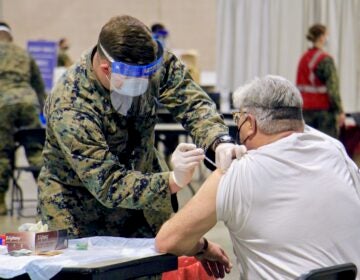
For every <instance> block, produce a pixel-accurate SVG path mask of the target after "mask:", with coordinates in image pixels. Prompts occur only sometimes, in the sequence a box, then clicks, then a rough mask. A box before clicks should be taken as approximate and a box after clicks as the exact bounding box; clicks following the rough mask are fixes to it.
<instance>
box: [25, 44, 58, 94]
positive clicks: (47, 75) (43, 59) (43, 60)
mask: <svg viewBox="0 0 360 280" xmlns="http://www.w3.org/2000/svg"><path fill="white" fill-rule="evenodd" d="M27 50H28V52H29V53H30V54H31V56H32V57H33V58H34V59H35V61H36V64H37V65H38V66H39V69H40V72H41V76H42V78H43V80H44V83H45V89H46V91H47V92H48V93H49V92H50V91H51V89H52V87H53V77H54V69H55V67H56V65H57V50H58V44H57V42H54V41H43V40H39V41H28V43H27Z"/></svg>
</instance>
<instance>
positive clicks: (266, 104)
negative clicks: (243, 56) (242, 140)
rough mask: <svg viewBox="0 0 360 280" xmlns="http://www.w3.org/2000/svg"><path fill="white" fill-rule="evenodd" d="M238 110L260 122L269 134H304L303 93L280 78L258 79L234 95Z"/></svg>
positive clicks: (263, 129)
mask: <svg viewBox="0 0 360 280" xmlns="http://www.w3.org/2000/svg"><path fill="white" fill-rule="evenodd" d="M233 101H234V105H235V108H239V109H240V111H246V112H248V113H250V114H252V115H253V116H254V117H255V118H256V122H257V126H258V128H259V129H260V130H261V132H263V133H265V134H274V133H279V132H283V131H288V130H295V131H298V130H302V129H303V128H304V119H303V116H302V105H303V102H302V98H301V95H300V92H299V90H298V89H297V88H296V87H295V86H294V85H293V84H292V83H291V82H290V81H288V80H286V79H285V78H283V77H280V76H272V75H268V76H266V77H264V78H261V79H259V78H255V79H254V80H252V81H251V82H249V83H247V84H245V85H244V86H242V87H240V88H239V89H237V90H236V91H235V92H234V95H233Z"/></svg>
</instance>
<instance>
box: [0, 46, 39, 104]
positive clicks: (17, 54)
mask: <svg viewBox="0 0 360 280" xmlns="http://www.w3.org/2000/svg"><path fill="white" fill-rule="evenodd" d="M45 97H46V94H45V89H44V82H43V80H42V77H41V74H40V71H39V68H38V66H37V65H36V63H35V61H34V59H33V58H32V57H31V56H30V55H29V54H28V53H27V52H26V51H25V50H23V49H22V48H20V47H18V46H17V45H15V44H13V43H7V42H0V108H1V107H2V106H6V105H8V104H15V103H33V104H38V105H40V108H41V110H42V108H43V106H44V100H45Z"/></svg>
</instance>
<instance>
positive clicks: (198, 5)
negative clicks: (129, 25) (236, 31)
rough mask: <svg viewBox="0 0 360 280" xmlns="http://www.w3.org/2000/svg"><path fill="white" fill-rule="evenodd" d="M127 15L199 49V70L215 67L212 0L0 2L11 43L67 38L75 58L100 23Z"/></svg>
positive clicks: (178, 45) (174, 41) (183, 46)
mask: <svg viewBox="0 0 360 280" xmlns="http://www.w3.org/2000/svg"><path fill="white" fill-rule="evenodd" d="M122 14H129V15H132V16H134V17H137V18H138V19H140V20H142V21H143V22H144V23H145V24H147V25H149V26H150V25H151V24H153V23H154V22H158V21H160V22H162V23H164V24H165V25H166V27H167V28H168V29H169V30H170V47H172V48H180V49H190V48H192V49H197V50H198V52H199V64H200V68H201V69H202V70H215V33H216V31H215V28H216V0H195V1H194V0H101V1H100V0H28V1H27V0H0V18H1V19H2V20H4V21H6V22H8V23H9V24H10V26H11V27H12V29H13V33H14V38H15V41H16V42H17V43H18V44H19V45H21V46H23V47H25V46H26V42H27V40H30V39H32V40H37V39H47V40H56V41H57V40H58V39H59V38H60V37H67V38H68V39H69V41H70V43H71V48H70V50H69V54H70V55H71V57H72V58H73V59H74V60H76V59H77V58H78V57H79V56H80V54H81V53H82V51H84V50H85V49H87V48H89V47H91V46H93V45H94V44H95V43H96V41H97V37H98V34H99V32H100V29H101V27H102V26H103V25H104V23H105V22H107V21H108V19H109V18H110V17H112V16H114V15H122Z"/></svg>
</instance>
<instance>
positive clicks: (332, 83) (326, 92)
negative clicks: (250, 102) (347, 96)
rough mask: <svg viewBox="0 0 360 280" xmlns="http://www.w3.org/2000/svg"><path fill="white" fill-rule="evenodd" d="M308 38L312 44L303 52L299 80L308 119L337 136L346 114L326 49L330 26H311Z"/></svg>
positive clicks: (297, 83) (317, 126)
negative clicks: (328, 27)
mask: <svg viewBox="0 0 360 280" xmlns="http://www.w3.org/2000/svg"><path fill="white" fill-rule="evenodd" d="M306 38H307V39H308V40H309V41H310V42H311V43H312V47H311V48H310V49H309V50H307V51H306V52H305V53H304V54H303V55H302V57H301V59H300V62H299V65H298V70H297V79H296V85H297V87H298V88H299V90H300V92H301V95H302V98H303V100H304V105H303V106H304V107H303V114H304V119H305V122H306V124H308V125H310V126H311V127H313V128H316V129H319V130H320V131H322V132H324V133H326V134H328V135H330V136H332V137H336V138H337V137H338V134H339V127H340V126H342V125H344V122H345V114H344V112H343V108H342V105H341V97H340V92H339V78H338V75H337V72H336V68H335V63H334V60H333V58H332V57H331V56H330V55H329V54H328V53H326V52H325V51H324V46H325V45H326V43H327V41H328V31H327V28H326V26H324V25H322V24H315V25H313V26H311V27H310V28H309V31H308V34H307V35H306Z"/></svg>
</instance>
